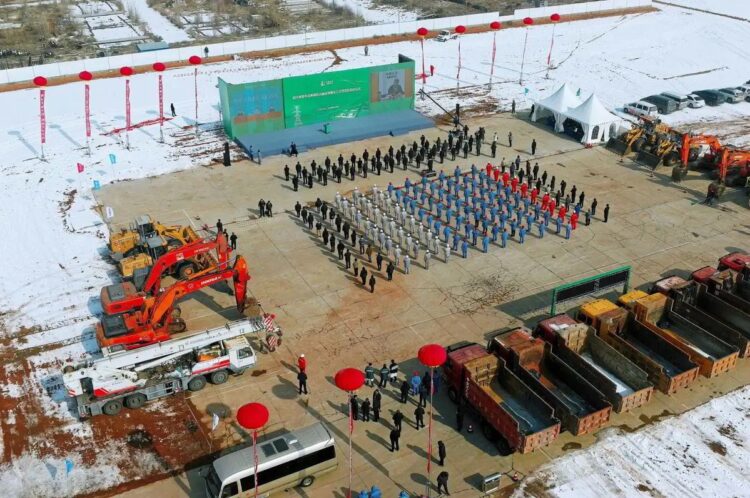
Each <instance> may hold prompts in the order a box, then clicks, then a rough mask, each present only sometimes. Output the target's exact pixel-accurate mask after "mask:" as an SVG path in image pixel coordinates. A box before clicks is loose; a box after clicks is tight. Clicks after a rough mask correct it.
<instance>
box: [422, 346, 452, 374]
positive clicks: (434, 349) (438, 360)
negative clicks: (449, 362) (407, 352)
mask: <svg viewBox="0 0 750 498" xmlns="http://www.w3.org/2000/svg"><path fill="white" fill-rule="evenodd" d="M417 357H418V358H419V361H420V362H421V363H422V365H424V366H426V367H432V368H436V367H439V366H440V365H442V364H443V363H445V360H446V359H448V353H447V351H446V350H445V348H444V347H443V346H441V345H440V344H427V345H425V346H422V347H421V348H419V353H417Z"/></svg>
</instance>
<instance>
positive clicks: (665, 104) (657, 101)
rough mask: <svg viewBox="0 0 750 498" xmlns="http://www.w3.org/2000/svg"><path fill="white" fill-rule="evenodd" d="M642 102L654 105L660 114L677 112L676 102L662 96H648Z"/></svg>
mask: <svg viewBox="0 0 750 498" xmlns="http://www.w3.org/2000/svg"><path fill="white" fill-rule="evenodd" d="M642 100H644V101H646V102H651V103H652V104H654V105H655V106H656V108H657V109H658V110H659V113H660V114H669V113H672V112H674V111H676V110H677V102H675V101H674V100H672V99H668V98H667V97H665V96H664V95H650V96H648V97H646V98H645V99H642Z"/></svg>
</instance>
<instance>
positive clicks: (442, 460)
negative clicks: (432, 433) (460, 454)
mask: <svg viewBox="0 0 750 498" xmlns="http://www.w3.org/2000/svg"><path fill="white" fill-rule="evenodd" d="M445 456H446V454H445V443H443V442H442V441H438V457H440V466H441V467H443V466H445Z"/></svg>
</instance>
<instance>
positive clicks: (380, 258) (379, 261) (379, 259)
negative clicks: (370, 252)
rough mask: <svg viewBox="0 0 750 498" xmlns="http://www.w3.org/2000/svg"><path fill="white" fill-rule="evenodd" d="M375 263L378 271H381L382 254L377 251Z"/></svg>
mask: <svg viewBox="0 0 750 498" xmlns="http://www.w3.org/2000/svg"><path fill="white" fill-rule="evenodd" d="M375 262H376V263H377V265H378V271H381V270H382V269H383V253H382V252H380V251H378V255H377V257H376V258H375Z"/></svg>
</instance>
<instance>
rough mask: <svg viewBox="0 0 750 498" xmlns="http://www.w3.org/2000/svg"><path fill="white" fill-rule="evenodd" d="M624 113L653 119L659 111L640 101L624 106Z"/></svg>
mask: <svg viewBox="0 0 750 498" xmlns="http://www.w3.org/2000/svg"><path fill="white" fill-rule="evenodd" d="M625 112H627V113H628V114H632V115H633V116H647V117H650V118H654V117H656V116H657V115H658V114H659V110H658V109H657V108H656V106H655V105H654V104H652V103H650V102H644V101H642V100H639V101H638V102H631V103H630V104H626V105H625Z"/></svg>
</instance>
